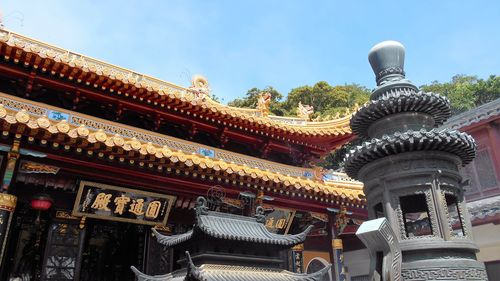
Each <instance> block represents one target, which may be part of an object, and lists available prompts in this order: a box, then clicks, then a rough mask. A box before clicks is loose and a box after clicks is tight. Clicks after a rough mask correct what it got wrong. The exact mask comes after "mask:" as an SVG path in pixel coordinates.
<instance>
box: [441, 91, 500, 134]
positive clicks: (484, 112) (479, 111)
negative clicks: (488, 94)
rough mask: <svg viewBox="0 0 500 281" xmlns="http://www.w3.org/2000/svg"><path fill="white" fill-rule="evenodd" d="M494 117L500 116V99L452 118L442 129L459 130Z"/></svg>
mask: <svg viewBox="0 0 500 281" xmlns="http://www.w3.org/2000/svg"><path fill="white" fill-rule="evenodd" d="M494 116H500V98H498V99H496V100H494V101H490V102H488V103H485V104H483V105H481V106H478V107H476V108H474V109H471V110H469V111H466V112H463V113H460V114H458V115H455V116H453V117H451V118H450V119H449V120H448V121H446V122H445V123H444V124H443V126H442V128H450V129H457V130H458V129H460V128H463V127H467V126H470V125H473V124H476V123H478V122H481V121H483V120H487V119H489V118H492V117H494Z"/></svg>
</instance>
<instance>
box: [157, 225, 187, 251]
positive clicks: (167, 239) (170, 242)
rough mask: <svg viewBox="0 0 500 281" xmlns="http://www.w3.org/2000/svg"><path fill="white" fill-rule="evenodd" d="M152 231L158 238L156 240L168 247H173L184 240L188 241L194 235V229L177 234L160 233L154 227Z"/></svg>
mask: <svg viewBox="0 0 500 281" xmlns="http://www.w3.org/2000/svg"><path fill="white" fill-rule="evenodd" d="M151 231H152V232H153V235H154V236H155V238H156V241H158V243H160V244H162V245H164V246H166V247H172V246H175V245H177V244H180V243H182V242H185V241H188V240H189V239H191V237H193V230H189V231H188V232H186V233H182V234H177V235H163V234H161V233H159V232H158V231H157V230H156V229H154V228H152V229H151Z"/></svg>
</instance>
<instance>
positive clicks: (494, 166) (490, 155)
mask: <svg viewBox="0 0 500 281" xmlns="http://www.w3.org/2000/svg"><path fill="white" fill-rule="evenodd" d="M442 127H443V128H450V129H455V130H460V131H462V132H466V133H468V134H470V135H472V136H473V137H474V139H475V140H476V144H477V157H476V158H475V159H474V160H473V161H472V162H471V163H469V164H468V165H466V166H465V167H463V168H461V170H460V174H461V175H462V177H463V178H464V180H465V181H466V182H467V183H468V185H467V186H466V188H465V191H464V195H465V198H466V199H467V209H468V211H469V214H470V219H471V224H472V232H473V234H474V240H475V241H476V243H477V246H478V247H479V250H480V251H479V253H478V254H477V258H478V260H480V261H483V262H484V263H485V266H486V271H487V273H488V277H489V280H500V255H499V252H500V237H499V236H498V232H499V230H500V151H499V150H498V148H497V147H498V145H499V144H500V99H496V100H494V101H491V102H489V103H486V104H483V105H481V106H479V107H477V108H475V109H472V110H469V111H467V112H463V113H461V114H458V115H456V116H453V117H451V118H450V119H449V120H448V121H447V122H446V123H444V124H443V126H442Z"/></svg>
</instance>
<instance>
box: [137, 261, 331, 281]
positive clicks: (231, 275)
mask: <svg viewBox="0 0 500 281" xmlns="http://www.w3.org/2000/svg"><path fill="white" fill-rule="evenodd" d="M331 266H332V265H331V264H329V265H327V266H325V267H324V268H322V269H320V270H318V271H316V272H314V273H295V272H290V271H287V270H276V269H267V268H258V267H246V266H230V265H212V264H208V265H202V266H199V267H198V266H195V265H194V264H192V261H190V262H189V265H188V269H187V272H186V273H185V274H186V275H187V276H186V277H184V276H182V275H180V274H177V275H173V274H170V273H169V274H165V275H156V276H150V275H147V274H144V273H142V272H140V271H139V270H138V269H137V268H135V267H134V266H132V267H131V269H132V271H133V272H134V274H135V275H136V277H137V279H138V281H177V280H189V281H192V280H196V281H198V280H200V281H201V280H203V281H207V280H209V281H216V280H240V281H321V280H324V279H323V278H324V277H325V276H326V275H327V274H328V272H329V271H330V269H331Z"/></svg>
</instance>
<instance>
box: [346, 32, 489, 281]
mask: <svg viewBox="0 0 500 281" xmlns="http://www.w3.org/2000/svg"><path fill="white" fill-rule="evenodd" d="M404 57H405V49H404V47H403V45H401V44H400V43H399V42H395V41H386V42H382V43H379V44H377V45H375V46H374V47H373V48H372V49H371V51H370V54H369V61H370V64H371V66H372V69H373V71H374V72H375V75H376V79H377V88H376V89H375V90H373V92H372V95H371V101H370V103H368V104H367V105H365V106H364V107H362V108H361V109H360V110H359V111H358V112H357V113H356V114H355V115H354V116H353V118H352V120H351V128H352V130H353V132H355V133H356V134H357V135H358V136H359V137H361V138H364V139H366V141H365V142H364V143H363V144H362V145H361V146H358V147H356V148H355V149H354V150H352V151H351V152H350V153H349V154H348V155H347V158H346V172H347V173H348V175H349V176H351V177H353V178H356V179H358V180H360V181H362V182H363V183H364V184H365V187H364V192H365V194H366V196H367V201H368V210H369V217H370V219H376V218H381V217H385V218H387V220H388V222H389V225H390V227H391V228H392V230H393V231H394V233H395V236H396V237H395V238H394V240H395V241H396V240H397V241H396V242H397V243H398V244H399V248H400V249H401V253H402V264H401V272H400V273H399V274H398V273H396V274H395V275H393V277H392V278H391V279H388V280H415V281H416V280H419V281H421V280H487V276H486V272H485V269H484V265H483V263H481V262H478V261H477V260H476V254H475V253H476V252H477V250H478V249H477V247H476V246H475V244H474V242H473V241H472V231H471V223H470V219H469V217H468V214H467V209H466V207H465V202H464V196H463V187H462V178H461V176H460V174H459V171H458V167H459V166H461V165H465V164H467V163H469V162H470V161H472V159H473V158H474V156H475V148H476V147H475V143H474V139H472V137H471V136H469V135H467V134H464V133H461V132H458V131H454V130H447V129H443V130H440V129H437V126H439V125H440V124H442V123H443V122H444V121H445V120H446V119H447V118H448V117H449V116H450V105H449V101H448V99H447V98H445V97H442V96H440V95H438V94H435V93H424V92H421V91H419V89H418V88H417V87H416V86H415V85H413V84H412V83H411V82H410V81H409V80H407V79H405V72H404ZM368 247H369V248H370V245H368ZM382 258H383V253H381V255H375V259H376V260H377V259H382ZM375 263H376V264H377V266H374V268H375V270H378V271H383V270H384V269H382V268H381V267H382V264H385V262H384V263H382V261H378V260H377V261H376V262H375ZM379 274H380V275H382V273H381V272H379ZM389 275H390V274H389ZM389 275H387V274H386V275H384V276H389ZM394 276H397V278H394Z"/></svg>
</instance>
